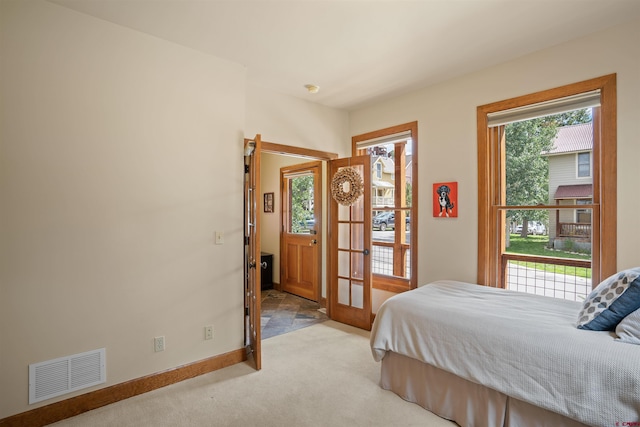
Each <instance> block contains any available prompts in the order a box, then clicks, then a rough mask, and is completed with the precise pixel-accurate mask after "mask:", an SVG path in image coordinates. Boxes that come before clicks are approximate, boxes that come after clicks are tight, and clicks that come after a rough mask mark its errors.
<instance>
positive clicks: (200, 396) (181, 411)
mask: <svg viewBox="0 0 640 427" xmlns="http://www.w3.org/2000/svg"><path fill="white" fill-rule="evenodd" d="M262 367H263V368H262V370H261V371H255V370H253V369H252V368H251V366H250V365H249V364H248V363H239V364H236V365H233V366H230V367H228V368H225V369H221V370H219V371H216V372H212V373H210V374H206V375H202V376H200V377H197V378H193V379H190V380H187V381H183V382H180V383H177V384H173V385H171V386H168V387H164V388H162V389H159V390H155V391H152V392H150V393H146V394H143V395H140V396H136V397H133V398H131V399H127V400H124V401H121V402H118V403H115V404H112V405H109V406H106V407H103V408H99V409H96V410H94V411H91V412H87V413H85V414H82V415H78V416H77V417H74V418H70V419H68V420H64V421H60V422H58V423H55V424H53V426H56V427H85V426H91V427H107V426H108V427H115V426H117V427H158V426H160V427H164V426H171V427H200V426H208V427H217V426H260V427H282V426H296V427H306V426H314V427H315V426H336V427H341V426H349V427H351V426H385V427H386V426H397V427H404V426H422V427H452V426H455V425H456V424H454V423H452V422H450V421H447V420H443V419H442V418H439V417H437V416H435V415H433V414H432V413H430V412H428V411H426V410H424V409H423V408H421V407H420V406H418V405H416V404H413V403H409V402H406V401H404V400H402V399H401V398H400V397H398V396H397V395H395V394H393V393H391V392H389V391H385V390H383V389H381V388H380V386H379V385H378V381H379V378H380V364H379V363H377V362H375V361H374V360H373V357H372V356H371V350H370V348H369V332H367V331H363V330H361V329H357V328H353V327H350V326H347V325H344V324H341V323H337V322H334V321H331V320H328V321H325V322H322V323H318V324H315V325H312V326H309V327H307V328H304V329H298V330H296V331H293V332H290V333H286V334H282V335H278V336H274V337H272V338H269V339H267V340H264V341H263V342H262Z"/></svg>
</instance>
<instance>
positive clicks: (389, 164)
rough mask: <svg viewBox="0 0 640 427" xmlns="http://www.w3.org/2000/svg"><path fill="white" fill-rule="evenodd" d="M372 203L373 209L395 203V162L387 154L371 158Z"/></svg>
mask: <svg viewBox="0 0 640 427" xmlns="http://www.w3.org/2000/svg"><path fill="white" fill-rule="evenodd" d="M371 186H372V190H373V193H372V194H371V204H372V205H373V209H374V210H375V208H377V207H383V206H393V205H394V201H393V198H394V191H395V164H394V162H393V159H392V158H390V157H387V156H386V155H381V156H374V157H372V158H371Z"/></svg>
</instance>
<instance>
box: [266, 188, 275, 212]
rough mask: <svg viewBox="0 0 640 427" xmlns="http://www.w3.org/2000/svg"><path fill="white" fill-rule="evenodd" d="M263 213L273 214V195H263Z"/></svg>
mask: <svg viewBox="0 0 640 427" xmlns="http://www.w3.org/2000/svg"><path fill="white" fill-rule="evenodd" d="M264 211H265V212H267V213H272V212H273V193H264Z"/></svg>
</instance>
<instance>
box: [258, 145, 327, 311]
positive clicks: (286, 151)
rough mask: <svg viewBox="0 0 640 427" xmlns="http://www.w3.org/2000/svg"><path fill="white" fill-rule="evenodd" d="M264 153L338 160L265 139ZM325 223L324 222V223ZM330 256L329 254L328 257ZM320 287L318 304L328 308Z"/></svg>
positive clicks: (324, 153) (319, 151)
mask: <svg viewBox="0 0 640 427" xmlns="http://www.w3.org/2000/svg"><path fill="white" fill-rule="evenodd" d="M245 141H248V139H245ZM262 153H268V154H278V155H283V156H295V157H301V158H305V159H309V160H320V161H324V162H328V161H330V160H334V159H337V158H338V154H337V153H331V152H328V151H321V150H313V149H308V148H301V147H296V146H293V145H285V144H278V143H274V142H269V141H265V140H264V139H263V140H262V141H261V145H260V151H259V153H257V154H262ZM322 215H323V216H324V218H328V212H327V207H326V206H323V212H322ZM324 222H325V221H323V223H324ZM260 227H261V225H260V224H258V227H257V229H256V233H258V235H259V233H260V231H261V230H260ZM319 232H320V233H321V232H322V230H319ZM328 255H329V254H327V257H328ZM318 270H319V271H320V272H322V268H319V269H318ZM319 286H320V294H319V298H318V303H319V304H320V305H321V306H324V307H326V304H327V300H326V298H325V297H322V280H320V283H319ZM258 292H259V294H258V297H259V298H261V293H260V287H258ZM327 312H329V308H328V307H327Z"/></svg>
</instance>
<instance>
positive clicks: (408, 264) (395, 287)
mask: <svg viewBox="0 0 640 427" xmlns="http://www.w3.org/2000/svg"><path fill="white" fill-rule="evenodd" d="M417 138H418V124H417V122H412V123H407V124H404V125H399V126H394V127H391V128H387V129H382V130H379V131H374V132H370V133H367V134H363V135H358V136H355V137H353V138H352V144H353V155H354V156H357V155H363V154H368V155H369V156H370V157H371V164H372V166H375V167H373V168H372V175H373V176H372V179H371V186H372V190H373V191H372V194H373V195H375V196H374V197H372V201H371V204H372V206H371V207H370V209H371V210H372V218H373V219H372V224H371V227H372V230H373V233H372V248H371V255H372V256H371V262H372V265H371V271H372V273H373V274H372V285H373V287H374V288H376V289H384V290H387V291H390V292H402V291H406V290H408V289H412V288H415V287H416V286H417V250H416V249H417V238H416V236H417V222H416V221H415V220H414V219H415V218H417V217H418V215H417V200H418V192H417V185H415V182H416V178H417V176H418V175H417V173H418V171H417V162H415V161H412V159H415V156H417V141H418V139H417Z"/></svg>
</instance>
